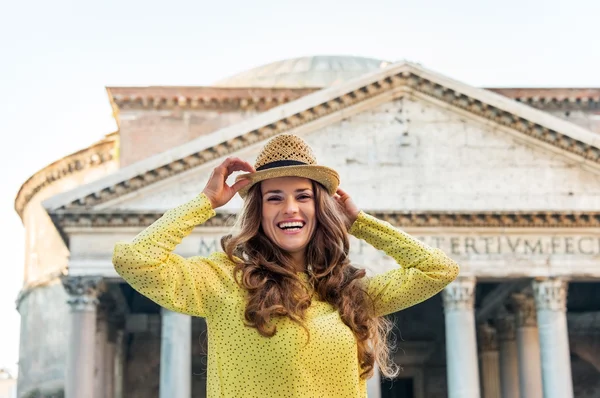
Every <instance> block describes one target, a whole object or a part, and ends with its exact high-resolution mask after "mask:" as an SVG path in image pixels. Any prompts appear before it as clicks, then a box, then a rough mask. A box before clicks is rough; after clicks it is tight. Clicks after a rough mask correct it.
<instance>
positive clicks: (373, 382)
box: [367, 364, 381, 398]
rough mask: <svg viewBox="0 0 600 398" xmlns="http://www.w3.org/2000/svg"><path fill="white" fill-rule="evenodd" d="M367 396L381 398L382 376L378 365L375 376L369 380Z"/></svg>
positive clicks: (374, 372)
mask: <svg viewBox="0 0 600 398" xmlns="http://www.w3.org/2000/svg"><path fill="white" fill-rule="evenodd" d="M367 396H368V397H369V398H381V375H380V374H379V367H378V366H377V364H375V369H374V370H373V376H372V377H371V378H370V379H369V380H367Z"/></svg>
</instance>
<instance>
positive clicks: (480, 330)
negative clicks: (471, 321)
mask: <svg viewBox="0 0 600 398" xmlns="http://www.w3.org/2000/svg"><path fill="white" fill-rule="evenodd" d="M477 347H478V348H479V351H480V352H489V351H498V338H497V332H496V329H494V328H493V327H491V326H490V325H488V324H487V323H482V324H480V325H479V326H477Z"/></svg>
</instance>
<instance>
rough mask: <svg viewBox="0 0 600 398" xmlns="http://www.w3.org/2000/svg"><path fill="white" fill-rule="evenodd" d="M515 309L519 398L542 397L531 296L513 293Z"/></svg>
mask: <svg viewBox="0 0 600 398" xmlns="http://www.w3.org/2000/svg"><path fill="white" fill-rule="evenodd" d="M512 298H513V303H514V304H515V309H516V321H517V322H516V326H517V351H518V353H519V382H520V384H519V391H520V395H521V398H542V364H541V356H540V342H539V337H538V328H537V321H536V313H535V302H534V300H533V298H532V297H529V296H527V295H525V294H522V293H516V294H513V296H512Z"/></svg>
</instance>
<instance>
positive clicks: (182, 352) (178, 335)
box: [159, 308, 192, 398]
mask: <svg viewBox="0 0 600 398" xmlns="http://www.w3.org/2000/svg"><path fill="white" fill-rule="evenodd" d="M191 394H192V317H190V316H189V315H184V314H179V313H177V312H173V311H169V310H167V309H165V308H163V309H162V329H161V338H160V389H159V397H160V398H190V396H191Z"/></svg>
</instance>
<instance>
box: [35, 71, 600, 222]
mask: <svg viewBox="0 0 600 398" xmlns="http://www.w3.org/2000/svg"><path fill="white" fill-rule="evenodd" d="M282 132H292V133H295V134H299V135H301V136H303V137H304V138H305V139H306V140H307V141H308V142H309V143H310V144H311V145H312V146H313V148H315V151H316V152H317V156H318V159H319V160H320V162H321V163H323V164H327V165H329V166H332V167H334V168H336V169H337V170H338V171H339V172H340V174H341V177H342V184H343V185H344V187H345V188H347V189H348V190H349V191H350V192H357V193H358V192H360V193H361V197H362V198H365V199H361V200H365V202H363V203H360V205H361V206H362V207H364V208H369V209H373V210H382V211H383V210H386V209H387V210H398V211H402V210H405V211H415V212H419V211H447V210H451V211H455V212H464V211H506V210H509V209H512V210H514V209H525V210H531V211H537V210H546V209H547V210H555V211H560V210H565V209H571V210H578V209H582V210H585V209H588V210H589V209H595V208H598V204H599V203H598V200H597V199H595V198H597V197H600V195H598V194H599V189H598V187H599V183H598V178H597V174H598V170H600V149H599V147H600V145H599V144H600V137H599V136H598V135H597V134H595V133H593V132H591V131H588V130H585V129H583V128H581V127H578V126H576V125H574V124H572V123H569V122H566V121H564V120H561V119H558V118H556V117H553V116H551V115H549V114H546V113H544V112H541V111H538V110H536V109H533V108H531V107H528V106H526V105H523V104H519V103H517V102H516V101H513V100H511V99H508V98H504V97H502V96H500V95H497V94H494V93H492V92H490V91H487V90H484V89H478V88H474V87H471V86H468V85H465V84H463V83H459V82H456V81H453V80H451V79H448V78H446V77H444V76H441V75H438V74H435V73H433V72H431V71H428V70H426V69H424V68H422V67H420V66H417V65H414V64H411V63H400V64H396V65H393V66H391V67H388V68H386V69H384V70H382V71H378V72H374V73H372V74H368V75H365V76H363V77H361V78H358V79H355V80H353V81H350V82H348V83H346V84H343V85H340V86H337V87H332V88H329V89H324V90H320V91H318V92H315V93H313V94H310V95H307V96H306V97H303V98H300V99H298V100H296V101H293V102H291V103H289V104H285V105H283V106H280V107H277V108H274V109H272V110H270V111H268V112H265V113H263V114H261V115H258V116H257V117H255V118H252V119H249V120H247V121H244V122H242V123H239V124H236V125H233V126H230V127H227V128H224V129H222V130H219V131H217V132H215V133H213V134H210V135H208V136H204V137H200V138H198V139H196V140H194V141H191V142H189V143H187V144H185V145H182V146H180V147H177V148H174V149H171V150H168V151H166V152H164V153H161V154H159V155H156V156H153V157H151V158H148V159H145V160H143V161H140V162H138V163H135V164H133V165H131V166H128V167H125V168H123V169H121V170H120V171H118V172H117V173H115V174H113V175H110V176H108V177H106V178H103V179H101V180H98V181H96V182H93V183H91V184H89V185H85V186H82V187H78V188H76V189H75V190H72V191H69V192H65V193H62V194H60V195H57V196H55V197H53V198H51V199H49V200H47V201H46V202H44V206H45V207H46V209H47V210H48V211H49V212H50V213H51V214H54V215H57V214H65V213H73V212H75V213H77V212H103V211H104V212H105V211H108V210H109V209H114V210H117V209H121V210H125V209H130V210H132V211H160V209H163V210H164V209H166V208H169V207H171V205H174V204H177V203H181V201H182V200H185V198H187V197H191V196H190V195H194V194H196V193H197V192H199V190H201V188H202V186H203V182H205V181H206V178H207V177H208V174H209V173H210V170H211V169H212V167H214V165H216V164H218V162H220V161H221V160H222V159H223V158H224V157H226V156H231V155H233V156H240V157H242V158H245V159H248V160H253V159H254V158H255V156H256V154H257V153H258V151H259V149H260V147H261V146H262V145H263V144H264V142H265V141H266V140H267V139H268V138H270V137H272V136H274V135H276V134H279V133H282ZM478 146H479V147H478ZM474 148H475V149H474ZM510 165H512V166H510ZM505 166H506V167H505ZM549 169H553V170H552V172H544V170H549ZM346 181H347V183H345V182H346ZM584 188H585V189H584ZM586 189H587V191H588V192H587V193H586V192H584V191H585V190H586ZM517 199H518V200H517ZM175 201H176V202H177V203H175ZM367 201H368V202H367ZM238 205H239V202H234V203H232V205H231V206H232V210H234V209H233V208H235V207H236V206H238Z"/></svg>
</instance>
